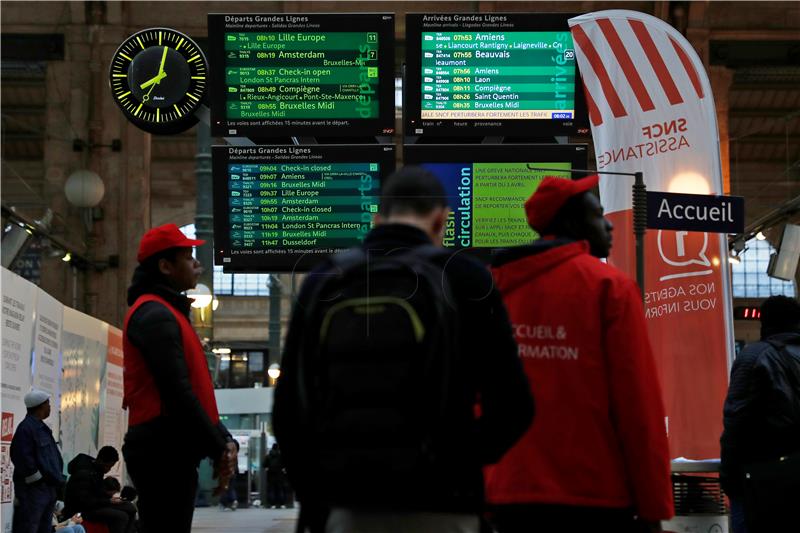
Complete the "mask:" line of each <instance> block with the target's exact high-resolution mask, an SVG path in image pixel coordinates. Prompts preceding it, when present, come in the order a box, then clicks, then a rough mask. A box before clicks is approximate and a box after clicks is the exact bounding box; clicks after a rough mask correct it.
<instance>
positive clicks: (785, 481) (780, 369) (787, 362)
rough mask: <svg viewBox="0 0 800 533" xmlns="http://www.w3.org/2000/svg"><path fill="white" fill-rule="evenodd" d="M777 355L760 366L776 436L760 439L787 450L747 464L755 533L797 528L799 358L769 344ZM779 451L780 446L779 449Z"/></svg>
mask: <svg viewBox="0 0 800 533" xmlns="http://www.w3.org/2000/svg"><path fill="white" fill-rule="evenodd" d="M766 342H767V343H769V344H770V345H771V346H772V347H773V348H774V351H769V352H765V353H763V354H762V355H761V359H760V361H759V364H760V365H761V366H762V367H763V369H764V375H763V379H765V380H767V381H768V385H767V386H768V387H769V395H768V396H769V404H768V406H767V407H768V412H767V413H764V415H763V416H765V419H766V420H767V421H768V423H769V426H768V427H769V428H770V429H774V431H775V433H773V434H771V435H764V434H762V435H761V438H764V439H765V440H767V441H770V440H777V441H779V442H775V443H774V444H775V445H777V446H778V447H780V448H782V449H781V451H780V454H779V456H778V457H776V458H774V459H773V460H771V461H763V462H757V463H751V464H747V465H744V467H743V469H744V477H745V479H744V501H745V519H746V522H747V530H748V531H749V532H750V533H772V532H778V531H789V530H791V528H792V527H793V526H796V524H797V518H796V516H795V515H796V507H797V503H798V501H800V358H798V355H797V351H796V346H795V347H793V351H795V353H792V352H791V351H790V350H789V348H788V347H787V344H786V343H785V342H783V341H782V340H778V339H775V338H770V339H768V340H767V341H766ZM776 449H777V448H776Z"/></svg>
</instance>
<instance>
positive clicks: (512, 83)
mask: <svg viewBox="0 0 800 533" xmlns="http://www.w3.org/2000/svg"><path fill="white" fill-rule="evenodd" d="M406 29H407V44H408V51H407V56H408V66H407V87H406V98H407V100H406V101H407V104H406V106H407V113H406V117H407V119H408V122H407V128H408V133H409V134H411V135H436V134H444V135H474V134H475V132H476V128H477V130H479V131H480V132H481V133H484V134H494V135H508V134H514V133H517V134H526V135H532V134H536V133H538V134H541V135H548V134H549V135H565V134H568V133H572V131H571V130H573V129H576V125H577V124H582V123H585V111H584V108H585V105H584V104H583V98H582V95H581V87H580V83H579V81H580V80H579V77H578V68H577V63H576V61H575V49H574V44H573V41H572V34H571V33H570V31H569V28H568V25H567V16H563V15H538V14H536V15H534V14H498V13H486V14H465V15H458V14H452V15H451V14H441V15H438V14H435V15H434V14H430V15H427V14H426V15H408V17H407V19H406Z"/></svg>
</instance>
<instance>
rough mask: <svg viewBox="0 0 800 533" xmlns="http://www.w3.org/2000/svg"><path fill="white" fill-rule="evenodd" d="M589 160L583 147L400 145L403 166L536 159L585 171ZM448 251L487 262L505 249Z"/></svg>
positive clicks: (570, 145) (579, 176) (548, 145)
mask: <svg viewBox="0 0 800 533" xmlns="http://www.w3.org/2000/svg"><path fill="white" fill-rule="evenodd" d="M588 157H589V149H588V145H586V144H478V145H475V144H406V145H404V146H403V163H404V164H406V165H421V164H424V163H455V162H470V163H534V162H535V161H537V160H538V161H548V160H549V161H558V162H562V161H563V162H570V163H572V169H573V170H584V169H586V164H587V161H588ZM542 166H544V165H542ZM558 172H560V173H564V172H569V171H564V170H562V171H558ZM584 175H585V173H573V174H572V179H579V178H581V177H583V176H584ZM531 240H533V233H531ZM448 249H449V250H453V251H457V250H463V251H464V252H466V253H468V254H470V255H472V256H474V257H476V258H478V259H480V260H481V261H484V262H487V263H488V262H490V261H491V260H492V258H493V257H494V255H496V254H497V252H498V251H500V250H503V249H504V248H448Z"/></svg>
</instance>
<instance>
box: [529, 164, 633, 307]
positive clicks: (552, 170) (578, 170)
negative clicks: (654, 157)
mask: <svg viewBox="0 0 800 533" xmlns="http://www.w3.org/2000/svg"><path fill="white" fill-rule="evenodd" d="M527 167H528V170H537V171H545V172H559V173H564V172H573V173H575V174H605V175H607V176H631V177H633V178H634V182H633V205H632V208H633V235H634V238H635V239H636V283H638V284H639V290H640V291H641V293H642V300H644V235H645V233H646V231H647V187H645V184H644V175H643V174H642V173H641V172H608V171H605V170H584V169H571V170H565V169H563V168H544V167H534V166H531V164H530V163H528V164H527Z"/></svg>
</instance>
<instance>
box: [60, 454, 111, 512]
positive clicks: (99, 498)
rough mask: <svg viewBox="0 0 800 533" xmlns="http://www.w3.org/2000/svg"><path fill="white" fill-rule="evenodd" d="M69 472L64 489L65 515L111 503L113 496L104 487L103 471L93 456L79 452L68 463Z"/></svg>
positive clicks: (92, 509)
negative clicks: (97, 465)
mask: <svg viewBox="0 0 800 533" xmlns="http://www.w3.org/2000/svg"><path fill="white" fill-rule="evenodd" d="M67 472H69V480H68V481H67V488H66V490H65V491H64V511H63V515H64V516H72V515H74V514H75V513H87V512H91V511H94V510H95V509H99V508H101V507H108V506H109V505H111V498H110V497H109V496H108V495H107V494H106V491H105V490H104V489H103V472H101V471H100V470H99V469H98V468H97V467H96V465H95V461H94V458H93V457H91V456H89V455H86V454H85V453H81V454H78V455H77V456H76V457H75V458H74V459H73V460H72V461H70V462H69V464H68V465H67Z"/></svg>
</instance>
